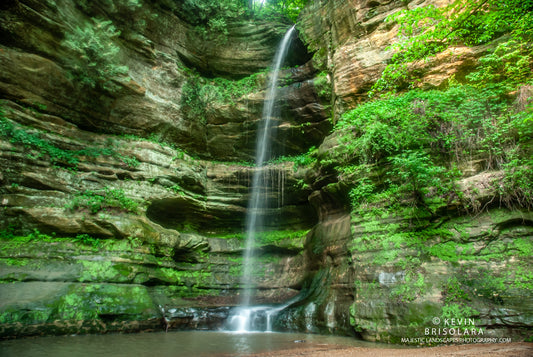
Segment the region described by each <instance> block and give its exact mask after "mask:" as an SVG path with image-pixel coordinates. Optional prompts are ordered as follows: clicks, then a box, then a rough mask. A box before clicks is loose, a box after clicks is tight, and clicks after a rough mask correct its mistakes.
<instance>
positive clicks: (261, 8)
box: [250, 0, 308, 23]
mask: <svg viewBox="0 0 533 357" xmlns="http://www.w3.org/2000/svg"><path fill="white" fill-rule="evenodd" d="M250 1H252V2H253V3H254V6H253V14H254V16H255V17H257V18H259V19H264V20H276V19H277V20H284V19H287V20H289V21H291V22H293V23H296V21H297V19H298V15H299V14H300V11H301V10H302V9H303V8H304V7H305V5H306V4H307V1H308V0H265V1H256V0H250Z"/></svg>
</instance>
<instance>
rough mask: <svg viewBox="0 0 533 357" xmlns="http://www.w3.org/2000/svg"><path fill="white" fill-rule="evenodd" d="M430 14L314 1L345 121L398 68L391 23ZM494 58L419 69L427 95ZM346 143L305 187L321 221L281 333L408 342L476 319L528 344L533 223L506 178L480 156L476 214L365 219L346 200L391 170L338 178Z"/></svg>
mask: <svg viewBox="0 0 533 357" xmlns="http://www.w3.org/2000/svg"><path fill="white" fill-rule="evenodd" d="M428 3H429V2H424V1H408V2H406V1H336V0H324V1H320V0H317V1H310V3H309V4H308V6H307V8H306V9H305V10H304V11H303V12H302V14H301V15H300V22H299V29H300V31H301V33H302V37H303V38H304V39H305V41H306V42H307V43H308V44H309V47H310V48H311V49H312V50H313V51H315V55H314V58H313V61H314V64H315V66H316V67H318V68H321V69H322V70H325V71H327V72H328V75H329V76H330V77H331V81H332V98H331V102H332V105H333V109H334V112H335V115H336V118H338V115H340V114H342V113H344V112H345V111H347V110H348V109H352V108H354V107H355V106H357V105H358V104H359V103H361V102H364V101H366V100H367V98H368V97H367V91H368V90H369V89H370V88H371V86H372V84H373V83H374V82H375V81H376V80H377V79H378V78H379V76H380V74H381V72H382V71H383V69H384V68H385V65H386V63H387V61H388V60H389V59H390V58H391V55H392V53H391V51H390V50H387V47H388V46H390V45H391V44H392V43H394V41H396V38H395V36H396V34H397V28H396V27H395V26H394V25H393V24H390V23H387V22H385V21H384V19H385V18H386V17H387V16H388V15H390V14H392V13H394V12H396V11H398V10H400V9H405V8H413V7H415V6H421V5H425V4H428ZM431 3H439V2H431ZM488 48H490V45H486V46H480V47H475V48H469V47H457V48H453V49H451V50H450V51H446V52H445V53H443V54H440V55H437V56H436V57H435V58H433V59H431V60H430V61H428V62H427V63H421V64H420V63H419V64H418V66H421V68H418V69H419V71H420V73H421V79H420V82H419V86H420V87H423V88H444V87H446V85H447V80H448V78H450V77H451V76H452V75H454V76H455V78H457V79H458V80H460V81H461V80H462V79H464V75H465V74H467V73H468V71H469V70H471V69H472V68H473V67H474V66H475V64H476V61H477V58H479V56H481V55H482V54H483V53H486V52H485V51H486V50H487V49H488ZM452 53H453V54H452ZM351 130H353V131H356V130H357V128H352V129H351ZM348 131H350V129H348ZM342 135H343V134H342V133H340V132H334V133H333V134H331V135H329V136H328V137H326V138H325V139H324V141H323V143H322V144H321V146H320V147H319V149H318V154H317V158H318V160H317V164H316V165H315V166H314V170H310V171H309V172H308V175H307V176H306V183H307V184H309V185H310V186H311V187H312V188H313V192H312V193H311V195H310V196H309V200H310V202H311V203H312V204H313V206H314V207H315V208H316V210H317V212H318V215H319V222H318V224H317V225H316V226H315V227H314V228H313V230H312V231H311V233H310V234H309V236H308V239H307V241H306V244H305V247H306V251H305V252H306V259H307V264H308V267H309V273H310V278H309V280H308V281H307V283H306V285H305V289H304V290H303V294H307V297H306V298H305V299H302V300H300V301H299V302H298V303H297V304H295V305H293V306H292V307H291V308H290V309H288V310H286V311H284V316H283V318H282V319H280V323H279V328H281V329H289V330H291V329H297V330H304V331H310V332H330V333H346V334H356V335H358V336H360V337H363V338H364V339H367V340H377V341H391V342H400V341H401V339H402V338H419V337H420V338H424V337H428V336H433V335H435V334H438V335H440V336H439V337H443V336H444V337H450V336H451V335H450V333H448V332H442V331H443V330H442V329H443V328H447V329H448V330H449V328H450V327H452V326H451V325H450V324H449V321H450V319H455V320H460V319H471V321H475V327H476V328H477V329H478V330H476V331H477V333H479V329H481V330H483V332H484V336H485V337H512V338H513V339H518V340H523V339H528V338H530V333H529V332H528V331H530V329H531V326H532V323H533V306H532V305H531V304H530V303H529V301H531V276H530V272H531V269H532V266H531V259H530V254H531V246H532V243H533V242H532V222H533V221H532V215H531V212H530V211H529V210H528V209H527V207H523V206H522V207H521V205H520V204H516V205H515V206H514V208H512V209H509V208H505V205H503V204H502V197H501V193H500V187H501V182H502V180H503V175H504V173H503V172H502V171H498V170H494V169H491V167H490V165H489V164H487V163H488V162H489V160H488V158H487V157H485V156H483V155H481V156H476V157H475V158H473V159H471V160H470V161H468V160H467V161H466V162H463V163H462V164H461V167H460V170H461V171H462V176H461V177H459V178H458V179H457V181H456V184H457V185H458V186H457V187H460V191H461V195H462V196H463V197H465V198H466V199H469V200H471V202H472V203H475V205H476V206H477V207H482V209H481V211H480V212H476V213H475V214H474V213H467V212H465V211H464V210H461V209H460V208H458V207H457V206H455V205H454V204H446V203H443V204H442V205H441V206H439V207H435V209H434V211H433V213H429V212H426V213H425V214H421V213H420V212H417V211H416V210H409V209H407V210H405V211H403V212H394V213H390V212H389V213H388V212H387V211H383V210H382V211H380V210H379V209H378V210H377V213H375V214H368V212H365V211H364V210H352V209H351V207H350V203H349V202H350V198H349V191H350V189H351V188H352V187H354V185H356V184H357V183H358V182H364V180H371V181H378V182H379V181H382V180H384V178H383V177H382V176H383V174H384V173H385V172H387V170H388V168H387V167H386V166H383V165H381V164H380V162H379V161H378V160H377V159H376V161H377V163H376V164H373V165H369V167H368V172H367V173H366V174H364V172H365V171H364V170H362V172H363V174H360V173H359V174H357V173H352V174H346V173H342V172H340V171H338V170H337V169H336V167H338V166H342V165H343V163H342V159H340V158H342V156H343V155H344V154H343V153H345V149H344V148H343V146H344V145H347V143H346V141H342V140H343V139H342ZM344 140H346V139H344ZM336 151H338V152H339V154H338V155H335V154H334V153H335V152H336ZM526 152H527V150H526ZM348 156H349V154H348ZM385 205H386V203H385ZM313 272H314V273H313ZM313 274H314V275H313ZM447 319H448V320H447ZM446 321H448V323H447V322H446ZM459 324H460V323H459ZM466 325H468V326H466ZM466 325H465V324H463V326H457V325H454V326H455V327H456V328H457V327H459V328H460V329H461V332H463V331H464V328H468V329H470V328H472V327H474V326H472V325H471V324H470V323H468V324H466ZM426 329H429V331H430V332H429V334H428V333H426ZM432 329H441V330H440V331H441V332H437V333H434V332H431V331H433V330H432ZM468 332H469V333H470V334H471V333H472V332H471V330H469V331H468ZM443 333H444V335H443ZM451 337H457V336H451ZM470 337H472V336H470Z"/></svg>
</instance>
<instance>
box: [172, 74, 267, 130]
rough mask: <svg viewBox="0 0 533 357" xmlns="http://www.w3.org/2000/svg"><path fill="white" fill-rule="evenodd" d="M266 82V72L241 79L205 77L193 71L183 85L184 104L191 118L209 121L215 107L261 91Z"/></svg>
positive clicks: (232, 102) (233, 102) (204, 121)
mask: <svg viewBox="0 0 533 357" xmlns="http://www.w3.org/2000/svg"><path fill="white" fill-rule="evenodd" d="M264 83H265V75H264V73H261V72H259V73H254V74H252V75H250V76H248V77H244V78H242V79H240V80H230V79H225V78H220V77H217V78H212V79H205V78H202V77H200V76H199V75H198V74H197V73H195V72H191V73H190V78H189V80H188V81H187V82H185V84H184V85H183V87H182V96H181V98H182V105H183V107H184V109H185V113H186V114H187V115H188V117H189V118H191V119H196V120H200V121H201V122H203V123H206V122H207V117H208V116H209V115H212V114H213V113H214V111H215V108H216V107H217V106H219V105H222V104H226V105H227V104H235V101H236V100H237V99H239V98H241V97H243V96H245V95H247V94H250V93H253V92H254V91H259V90H260V89H261V88H262V87H263V85H264Z"/></svg>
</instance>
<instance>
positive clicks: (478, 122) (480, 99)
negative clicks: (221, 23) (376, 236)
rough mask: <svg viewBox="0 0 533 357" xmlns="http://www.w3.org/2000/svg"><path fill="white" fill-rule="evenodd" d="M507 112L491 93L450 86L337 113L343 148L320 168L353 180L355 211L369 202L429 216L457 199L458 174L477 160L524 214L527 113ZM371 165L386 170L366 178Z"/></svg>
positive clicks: (528, 193) (528, 195)
mask: <svg viewBox="0 0 533 357" xmlns="http://www.w3.org/2000/svg"><path fill="white" fill-rule="evenodd" d="M513 105H514V104H513V103H510V102H509V101H508V100H506V99H505V98H502V97H501V96H499V95H498V93H497V92H495V91H492V90H490V89H487V88H484V89H480V88H476V87H474V86H469V85H459V84H457V83H452V85H451V87H450V88H449V89H447V90H445V91H438V90H430V91H421V90H412V91H409V92H407V93H405V94H402V95H397V96H386V97H383V98H381V99H380V100H374V101H371V102H368V103H365V104H363V105H360V106H359V107H357V108H355V109H353V110H351V111H349V112H346V113H344V115H343V116H342V117H341V118H340V120H339V122H338V123H337V124H336V126H335V130H336V131H337V132H338V133H339V137H340V139H339V141H340V143H341V144H342V145H340V146H339V147H337V148H336V149H335V150H331V151H330V152H328V153H327V155H326V157H325V158H323V159H322V161H323V162H335V163H337V167H336V169H337V171H338V172H339V173H340V174H341V178H342V179H343V180H344V181H345V182H346V183H348V184H350V182H353V178H356V177H357V178H358V179H357V181H355V182H353V183H351V191H350V198H351V199H352V207H353V208H354V209H355V208H358V207H362V206H361V205H362V204H367V205H368V204H369V203H372V202H374V203H377V202H388V203H387V204H388V205H389V207H392V206H394V205H395V204H400V203H402V201H403V203H402V204H405V199H409V202H410V203H411V204H413V205H415V206H418V207H426V208H428V209H429V205H430V204H431V203H432V201H434V199H440V200H441V201H442V200H445V201H449V200H460V199H461V197H460V193H459V192H458V191H457V190H456V188H455V186H454V181H455V179H456V178H457V177H459V176H460V175H461V172H460V171H459V169H458V167H459V166H460V165H462V164H463V163H465V162H468V161H470V160H472V159H476V158H482V157H483V158H486V161H485V168H486V169H500V170H504V171H505V173H506V175H505V179H504V182H505V183H504V185H502V186H501V187H500V188H499V189H500V191H501V192H500V193H501V195H502V200H503V201H504V203H505V204H507V205H509V206H511V205H512V203H513V202H519V203H520V205H521V206H523V207H524V206H525V207H531V206H532V205H533V190H532V189H531V184H530V182H531V173H530V171H531V170H529V169H528V167H531V165H533V160H531V159H526V157H527V155H526V153H527V152H528V150H529V149H528V148H529V147H530V145H531V137H532V136H533V128H532V127H531V125H529V124H528V122H527V121H526V119H527V118H529V117H530V115H531V114H530V113H529V112H528V111H527V110H526V111H516V110H514V109H513ZM377 163H379V165H380V166H381V167H385V168H386V169H385V171H384V172H383V175H381V176H380V177H374V178H372V177H370V176H369V173H370V168H371V167H372V165H374V164H377ZM434 203H438V202H436V201H435V202H434ZM464 204H465V205H466V203H464ZM465 208H467V209H468V208H469V207H465ZM470 208H471V207H470Z"/></svg>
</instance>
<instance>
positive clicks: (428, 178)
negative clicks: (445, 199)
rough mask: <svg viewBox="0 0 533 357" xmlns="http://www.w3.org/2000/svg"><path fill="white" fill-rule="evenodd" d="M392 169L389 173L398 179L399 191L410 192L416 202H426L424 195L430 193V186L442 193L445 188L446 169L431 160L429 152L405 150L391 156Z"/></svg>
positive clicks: (444, 191)
mask: <svg viewBox="0 0 533 357" xmlns="http://www.w3.org/2000/svg"><path fill="white" fill-rule="evenodd" d="M390 161H391V165H392V171H391V172H388V175H391V176H392V177H394V180H395V181H398V185H399V193H402V192H407V193H410V194H411V195H412V196H413V197H414V199H415V202H416V203H422V204H424V196H425V195H427V194H428V193H429V188H435V189H437V190H439V191H442V192H439V193H441V194H446V193H447V192H448V191H449V190H444V188H445V185H443V182H442V181H443V180H442V178H443V173H444V172H445V171H446V169H445V168H444V167H442V166H436V165H434V164H433V163H432V162H431V159H430V158H429V157H428V155H427V154H424V153H422V152H420V151H410V150H407V151H404V152H403V153H401V154H399V155H396V156H393V157H391V158H390Z"/></svg>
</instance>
